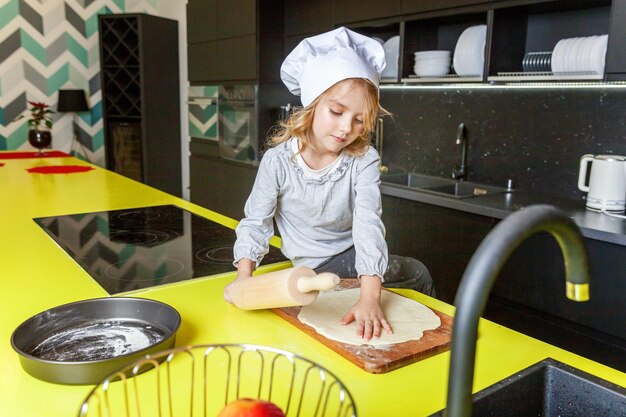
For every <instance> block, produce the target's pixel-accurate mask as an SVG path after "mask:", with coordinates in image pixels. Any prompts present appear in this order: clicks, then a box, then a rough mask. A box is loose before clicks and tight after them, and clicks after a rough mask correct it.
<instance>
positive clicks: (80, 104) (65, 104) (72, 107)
mask: <svg viewBox="0 0 626 417" xmlns="http://www.w3.org/2000/svg"><path fill="white" fill-rule="evenodd" d="M88 110H89V106H88V105H87V99H86V98H85V90H59V100H58V103H57V111H59V112H61V113H74V118H73V121H72V133H73V138H72V149H71V150H70V154H71V153H74V154H76V153H78V152H77V150H76V149H75V147H76V145H79V146H80V147H81V149H82V151H83V156H84V157H85V158H86V159H87V160H89V157H88V156H87V152H86V149H85V146H84V145H83V142H82V141H81V140H80V137H79V134H78V123H77V121H78V120H77V118H78V115H77V113H80V112H84V111H88Z"/></svg>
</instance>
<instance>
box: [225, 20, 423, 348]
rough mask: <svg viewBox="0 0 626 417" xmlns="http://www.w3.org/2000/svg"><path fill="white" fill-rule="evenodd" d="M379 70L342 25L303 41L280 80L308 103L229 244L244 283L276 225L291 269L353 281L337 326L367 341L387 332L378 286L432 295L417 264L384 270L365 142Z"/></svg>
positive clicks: (371, 52) (370, 155)
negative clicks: (354, 294)
mask: <svg viewBox="0 0 626 417" xmlns="http://www.w3.org/2000/svg"><path fill="white" fill-rule="evenodd" d="M384 66H385V54H384V51H383V48H382V46H381V45H380V43H378V42H377V41H375V40H373V39H370V38H368V37H365V36H362V35H359V34H357V33H355V32H352V31H350V30H348V29H346V28H339V29H336V30H333V31H331V32H328V33H325V34H322V35H318V36H314V37H312V38H308V39H305V40H304V41H302V42H301V43H300V44H299V45H298V46H297V47H296V48H295V49H294V51H292V52H291V53H290V54H289V56H288V57H287V58H286V59H285V61H284V62H283V65H282V68H281V77H282V79H283V81H284V83H285V84H286V85H287V87H288V88H289V89H290V91H291V92H292V93H294V94H297V95H301V99H302V104H303V106H304V107H303V108H301V109H299V110H297V111H295V112H294V113H293V114H292V115H291V116H290V117H289V119H288V120H287V121H286V122H283V123H281V129H280V130H279V131H278V133H277V134H276V135H275V136H274V137H273V138H271V140H270V143H271V145H273V147H271V148H270V149H268V150H267V151H266V153H265V154H264V156H263V159H262V161H261V163H260V166H259V171H258V173H257V177H256V180H255V183H254V186H253V189H252V192H251V194H250V196H249V198H248V201H247V202H246V206H245V215H246V217H245V218H244V219H243V220H242V221H241V222H240V223H239V225H238V226H237V229H236V231H237V241H236V243H235V247H234V259H235V262H234V263H235V265H236V267H237V272H238V274H237V278H236V280H240V279H248V278H250V277H251V276H252V272H253V271H254V269H255V268H256V266H257V265H258V264H259V263H260V262H261V259H262V258H263V256H264V255H265V254H266V253H267V252H268V247H269V246H268V245H269V239H270V238H271V237H272V235H273V234H274V230H273V220H275V221H276V225H277V226H278V229H279V231H280V235H281V239H282V251H283V253H284V255H285V256H286V257H288V258H289V259H291V261H292V263H293V264H294V265H295V266H298V265H306V266H309V267H311V268H313V269H314V270H315V271H316V272H318V273H320V272H325V271H332V272H334V273H336V274H337V275H339V276H342V277H350V276H357V277H358V278H359V280H360V284H361V292H360V296H359V300H358V301H357V303H356V304H355V305H354V306H352V307H351V308H350V309H349V310H348V312H347V313H346V315H345V316H344V317H343V318H342V320H341V322H342V323H343V324H349V323H351V322H353V321H355V322H356V325H357V326H356V327H357V334H358V335H359V336H360V337H362V338H363V339H364V340H366V341H367V340H369V339H371V338H372V337H376V338H378V337H380V335H381V332H382V331H383V330H384V331H386V332H388V333H392V332H393V329H392V327H391V325H390V324H389V323H388V322H387V320H386V319H385V316H384V314H383V311H382V309H381V306H380V294H381V285H382V282H383V281H385V280H386V281H390V278H391V281H394V282H396V284H398V281H402V280H404V281H407V282H405V284H406V283H408V281H416V282H417V281H419V285H418V286H419V288H418V289H422V290H423V289H424V288H426V289H427V290H428V291H427V292H430V293H431V294H432V291H430V290H431V289H432V280H431V279H430V275H429V274H428V271H427V270H426V268H425V267H424V266H423V265H422V264H421V263H420V262H418V261H416V260H413V259H410V258H400V257H393V262H390V263H389V268H388V258H389V257H388V254H387V245H386V243H385V229H384V226H383V223H382V220H381V211H382V208H381V196H380V189H379V185H380V180H379V164H380V159H379V156H378V153H377V152H376V151H375V150H374V149H373V148H372V147H370V146H369V135H370V133H371V131H372V129H373V127H374V124H375V120H376V117H377V115H378V114H379V113H380V114H385V113H386V112H385V111H384V110H383V109H382V108H381V107H380V104H379V101H378V98H379V96H378V82H379V77H380V74H381V72H382V70H383V68H384ZM413 284H415V283H413ZM396 286H397V285H396ZM229 287H230V286H227V287H226V289H225V291H224V298H225V299H226V300H227V301H229V302H230V301H231V299H230V294H229ZM413 287H416V285H413Z"/></svg>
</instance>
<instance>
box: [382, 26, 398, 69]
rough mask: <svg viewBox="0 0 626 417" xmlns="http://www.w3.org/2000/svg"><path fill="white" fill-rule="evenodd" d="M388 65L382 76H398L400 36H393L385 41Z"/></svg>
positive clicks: (384, 46) (384, 47)
mask: <svg viewBox="0 0 626 417" xmlns="http://www.w3.org/2000/svg"><path fill="white" fill-rule="evenodd" d="M383 49H384V50H385V60H386V61H387V65H385V69H384V70H383V73H382V74H381V76H382V78H383V79H384V78H387V79H389V78H392V79H397V78H398V59H399V57H400V36H392V37H391V38H389V40H387V42H385V43H383Z"/></svg>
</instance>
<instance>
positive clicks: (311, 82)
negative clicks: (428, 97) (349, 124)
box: [280, 27, 385, 107]
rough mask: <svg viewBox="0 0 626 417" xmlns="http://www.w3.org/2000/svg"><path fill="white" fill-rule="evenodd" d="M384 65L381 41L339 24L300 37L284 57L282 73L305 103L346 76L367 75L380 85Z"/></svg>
mask: <svg viewBox="0 0 626 417" xmlns="http://www.w3.org/2000/svg"><path fill="white" fill-rule="evenodd" d="M384 68H385V51H384V49H383V47H382V45H381V44H380V42H378V41H376V40H374V39H372V38H368V37H367V36H364V35H361V34H358V33H356V32H354V31H352V30H350V29H346V28H345V27H340V28H338V29H334V30H331V31H330V32H326V33H322V34H321V35H317V36H312V37H310V38H306V39H304V40H303V41H301V42H300V43H299V44H298V46H296V47H295V48H294V50H293V51H291V53H290V54H289V55H287V58H285V60H284V61H283V64H282V66H281V68H280V77H281V78H282V80H283V82H284V83H285V85H286V86H287V88H289V91H291V92H292V93H293V94H295V95H299V96H301V100H302V104H303V105H304V106H305V107H306V106H308V105H309V104H311V102H313V100H315V99H316V98H317V97H318V96H319V95H320V94H322V93H323V92H324V91H326V90H327V89H328V88H329V87H331V86H332V85H334V84H335V83H337V82H339V81H341V80H345V79H347V78H365V79H368V80H370V81H371V82H372V83H373V84H374V85H375V86H378V83H379V80H380V75H381V73H382V72H383V69H384Z"/></svg>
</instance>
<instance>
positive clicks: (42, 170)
mask: <svg viewBox="0 0 626 417" xmlns="http://www.w3.org/2000/svg"><path fill="white" fill-rule="evenodd" d="M91 170H93V168H92V167H88V166H84V165H52V166H46V167H35V168H29V169H27V170H26V171H28V172H30V173H31V174H74V173H77V172H87V171H91Z"/></svg>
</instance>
